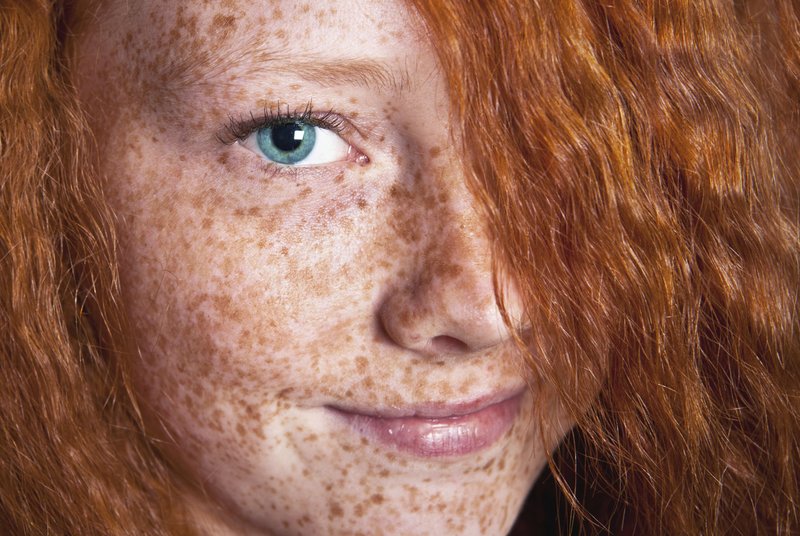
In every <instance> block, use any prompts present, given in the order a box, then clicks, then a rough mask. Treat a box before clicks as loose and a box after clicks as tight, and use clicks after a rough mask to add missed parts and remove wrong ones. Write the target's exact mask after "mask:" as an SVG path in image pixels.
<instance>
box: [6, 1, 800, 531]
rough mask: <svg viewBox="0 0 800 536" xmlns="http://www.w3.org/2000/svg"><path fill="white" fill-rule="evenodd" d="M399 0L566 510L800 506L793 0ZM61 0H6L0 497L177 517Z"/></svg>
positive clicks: (599, 517)
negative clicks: (556, 444)
mask: <svg viewBox="0 0 800 536" xmlns="http://www.w3.org/2000/svg"><path fill="white" fill-rule="evenodd" d="M412 3H413V4H414V5H415V6H416V9H417V11H418V13H419V16H420V19H421V20H420V24H421V25H422V26H424V27H425V28H426V29H427V36H428V38H429V39H430V41H431V43H432V44H433V46H434V48H435V50H436V52H437V54H438V57H439V60H440V63H441V68H442V70H443V73H444V75H445V76H446V78H447V80H448V82H449V90H450V99H451V103H452V110H453V121H454V124H455V125H456V128H455V129H454V131H456V132H457V133H458V134H459V136H458V139H460V140H462V146H461V150H462V153H463V155H464V162H465V167H466V168H467V170H468V171H469V173H468V179H467V180H468V182H469V184H470V186H471V187H472V189H473V191H474V193H475V195H476V197H477V199H478V200H479V201H480V204H481V205H482V206H483V207H484V209H485V212H486V215H487V220H488V222H489V225H490V229H491V231H492V236H493V237H494V243H495V250H496V251H495V253H496V255H495V258H496V263H497V272H498V273H506V274H508V275H510V276H511V277H513V278H514V279H515V280H516V281H517V282H518V284H519V287H520V291H521V293H522V295H523V296H524V301H525V309H526V311H527V315H528V317H529V320H530V324H531V325H532V326H533V329H532V330H531V331H530V333H521V334H519V338H520V342H521V343H524V344H523V349H524V351H525V352H526V355H527V356H528V362H529V363H530V366H531V369H532V370H533V371H534V373H535V375H536V377H537V383H538V384H539V386H540V387H548V388H555V389H556V390H557V391H558V393H559V394H560V399H561V401H562V403H563V405H564V407H565V408H567V409H568V410H569V412H570V413H571V415H572V417H573V418H574V419H575V420H576V422H577V426H576V429H575V433H574V434H573V435H571V436H570V437H569V438H568V440H567V441H565V443H564V444H563V445H562V447H561V448H560V449H559V451H558V452H557V453H556V455H555V456H554V458H553V459H552V460H551V464H550V465H551V471H552V474H553V475H554V477H555V480H556V481H557V482H558V484H559V486H560V489H561V490H562V492H563V493H564V494H565V495H566V496H567V497H569V498H570V500H571V501H572V504H573V507H574V508H575V512H577V513H579V514H580V516H579V517H577V518H576V519H575V522H580V521H581V520H585V522H584V523H583V525H584V528H586V529H587V530H588V531H594V530H600V529H601V527H602V526H603V525H604V524H607V525H608V528H609V529H610V530H613V531H624V530H627V531H635V532H637V533H646V534H659V533H663V534H757V533H762V532H763V533H778V534H791V533H795V532H797V531H798V530H800V520H798V507H797V503H798V501H800V489H799V488H798V486H799V485H800V465H799V464H798V462H797V461H796V460H798V459H800V446H799V445H798V441H800V416H799V415H798V412H800V409H798V408H800V403H798V402H799V401H798V398H800V396H799V395H800V330H799V329H798V288H797V287H798V282H800V247H798V246H800V244H799V242H800V237H799V236H800V229H799V226H800V169H798V166H799V164H798V159H797V155H798V154H800V132H799V131H798V127H797V125H800V13H799V11H800V8H798V7H797V4H796V3H792V2H790V1H789V0H776V1H775V2H770V3H766V2H764V3H761V2H738V3H737V2H728V3H722V2H711V1H707V0H695V1H692V2H668V3H664V2H641V3H633V2H613V1H612V2H604V3H598V2H593V1H588V0H586V1H584V0H563V1H558V2H549V3H541V4H540V3H538V2H533V3H531V2H519V1H512V0H509V1H504V2H492V3H483V2H465V1H463V0H449V1H448V0H438V1H436V2H432V1H430V2H428V1H424V0H414V1H413V2H412ZM68 15H69V13H66V12H65V11H64V9H63V8H62V9H57V8H56V7H54V6H53V4H52V3H51V2H45V1H31V0H26V1H24V2H23V1H19V0H17V1H9V2H6V3H5V4H4V6H3V9H2V10H0V65H2V71H0V185H2V188H0V204H2V210H0V323H1V325H2V332H3V334H4V336H3V338H2V340H0V358H2V360H3V366H2V368H1V369H0V405H1V411H2V416H3V417H2V419H3V426H2V432H1V433H2V436H0V437H1V438H2V439H0V524H1V525H2V529H3V531H4V532H6V533H12V534H40V533H50V532H53V533H64V534H94V533H97V534H122V533H142V534H144V533H146V534H175V533H182V532H188V531H189V530H190V529H189V527H188V525H186V524H185V523H184V522H183V521H182V518H181V509H180V505H175V504H173V503H172V501H173V497H175V496H176V493H175V490H174V486H175V484H174V483H173V479H174V476H173V473H172V472H171V471H170V469H169V468H168V467H166V466H165V463H164V462H163V461H162V460H161V458H160V456H159V454H158V452H157V450H156V449H154V448H153V445H151V443H150V441H149V440H148V439H147V438H146V436H145V434H144V432H143V427H142V425H141V419H140V418H139V416H138V413H137V411H136V404H135V398H134V397H133V395H132V393H131V391H130V390H129V389H128V387H127V382H126V374H125V370H124V368H122V364H121V363H122V362H123V361H124V360H121V359H119V353H120V352H122V351H123V349H124V348H125V344H124V339H125V333H126V332H127V329H126V326H125V318H124V315H123V314H122V309H121V308H120V305H119V302H118V299H119V289H118V288H117V286H118V283H117V278H116V268H115V265H116V264H115V262H116V261H115V258H114V248H115V246H114V234H113V228H114V225H113V223H114V222H113V215H112V214H111V213H110V212H109V210H108V209H107V208H106V207H105V205H104V203H103V200H102V196H101V194H100V190H99V188H98V185H97V184H96V182H95V179H94V177H93V176H92V174H91V173H90V172H89V171H87V170H90V169H91V166H90V165H89V164H88V161H87V159H88V157H87V155H88V154H89V152H88V141H87V140H86V139H85V135H84V132H86V125H85V122H84V121H83V119H82V116H81V111H80V109H79V107H78V105H77V99H76V97H75V95H74V93H73V91H72V89H71V85H70V80H69V70H68V62H67V58H66V54H67V53H66V44H65V36H66V35H67V32H68V29H69V28H70V27H71V25H72V23H73V22H72V21H71V20H70V18H69V16H68ZM498 294H499V299H500V302H501V303H502V297H503V296H502V293H501V292H498ZM565 371H567V372H566V373H565ZM543 413H544V412H543ZM543 417H544V415H543ZM542 425H543V426H546V425H547V423H546V422H543V423H542ZM584 492H585V494H586V496H585V497H584V496H583V495H582V494H583V493H584ZM592 497H602V498H604V502H603V504H604V505H609V504H610V505H611V506H608V507H602V508H596V507H595V506H596V505H594V504H593V503H592V501H591V500H590V499H591V498H592Z"/></svg>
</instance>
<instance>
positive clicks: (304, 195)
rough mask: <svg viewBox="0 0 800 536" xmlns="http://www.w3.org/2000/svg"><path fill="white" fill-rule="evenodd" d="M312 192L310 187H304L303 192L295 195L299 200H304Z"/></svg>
mask: <svg viewBox="0 0 800 536" xmlns="http://www.w3.org/2000/svg"><path fill="white" fill-rule="evenodd" d="M313 191H314V190H313V189H311V187H310V186H306V187H305V188H303V190H302V191H301V192H300V193H299V194H297V195H298V197H300V198H301V199H304V198H306V197H308V196H309V195H310V194H311V192H313Z"/></svg>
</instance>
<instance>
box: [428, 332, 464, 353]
mask: <svg viewBox="0 0 800 536" xmlns="http://www.w3.org/2000/svg"><path fill="white" fill-rule="evenodd" d="M428 349H429V351H431V352H433V353H436V354H466V353H468V352H469V346H468V345H467V344H466V343H465V342H464V341H462V340H460V339H456V338H455V337H450V336H448V335H438V336H436V337H434V338H432V339H431V340H430V341H429V342H428Z"/></svg>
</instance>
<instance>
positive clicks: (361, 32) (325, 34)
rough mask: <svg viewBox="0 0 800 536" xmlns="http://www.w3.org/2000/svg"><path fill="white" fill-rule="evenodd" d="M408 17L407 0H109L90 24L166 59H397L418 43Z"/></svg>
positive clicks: (139, 48)
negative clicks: (258, 57) (300, 57)
mask: <svg viewBox="0 0 800 536" xmlns="http://www.w3.org/2000/svg"><path fill="white" fill-rule="evenodd" d="M409 15H410V14H409V12H408V10H407V9H406V6H405V4H404V3H402V2H395V1H390V0H378V1H375V0H369V1H367V0H325V1H323V2H318V1H309V2H298V1H296V0H295V1H291V0H285V1H281V0H224V1H216V0H204V1H197V0H141V1H137V2H130V1H129V0H105V1H104V2H103V3H102V5H101V7H100V9H99V10H98V12H97V13H96V16H95V17H93V18H92V20H91V21H90V22H89V24H90V26H92V30H93V31H97V30H100V31H101V32H102V33H105V34H106V35H107V36H108V37H112V38H113V37H123V38H124V39H123V40H124V42H126V43H128V46H129V47H131V48H137V49H138V50H137V51H138V52H141V53H146V52H148V51H149V52H152V53H154V54H156V53H157V54H160V55H161V56H162V58H161V59H163V60H169V59H171V58H182V57H187V56H194V57H198V56H202V55H208V56H209V58H208V59H209V60H210V61H214V60H216V61H222V60H223V59H226V60H238V59H242V58H243V57H244V58H246V57H247V56H252V55H258V54H270V55H274V56H286V57H289V58H291V57H292V56H293V55H303V56H306V55H311V56H313V57H315V58H320V59H323V60H324V59H336V58H339V57H341V56H342V54H347V55H349V56H354V57H359V56H370V57H379V58H386V59H392V58H397V57H398V56H402V55H403V52H407V51H408V50H409V49H410V48H414V47H415V46H417V45H418V44H419V37H420V32H419V30H418V28H419V25H417V24H412V23H411V17H410V16H409ZM103 30H105V31H103Z"/></svg>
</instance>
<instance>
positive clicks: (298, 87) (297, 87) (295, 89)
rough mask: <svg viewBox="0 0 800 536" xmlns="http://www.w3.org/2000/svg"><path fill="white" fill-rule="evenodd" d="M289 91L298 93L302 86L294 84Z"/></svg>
mask: <svg viewBox="0 0 800 536" xmlns="http://www.w3.org/2000/svg"><path fill="white" fill-rule="evenodd" d="M289 89H291V90H292V91H297V90H298V89H300V84H292V85H290V86H289Z"/></svg>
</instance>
